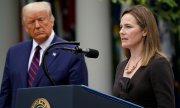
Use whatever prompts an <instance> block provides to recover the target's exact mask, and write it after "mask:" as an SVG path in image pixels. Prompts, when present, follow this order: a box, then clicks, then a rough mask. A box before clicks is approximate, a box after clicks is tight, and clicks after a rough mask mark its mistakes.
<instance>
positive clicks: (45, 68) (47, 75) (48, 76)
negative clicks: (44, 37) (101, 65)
mask: <svg viewBox="0 0 180 108" xmlns="http://www.w3.org/2000/svg"><path fill="white" fill-rule="evenodd" d="M62 44H69V45H80V43H79V42H56V43H53V44H51V45H50V46H49V47H47V48H46V49H45V51H44V53H43V55H42V69H43V71H44V74H45V75H46V77H47V78H48V80H49V81H50V82H51V84H52V85H53V86H56V83H55V81H54V80H53V79H52V78H51V76H50V75H49V71H48V68H47V66H46V61H45V60H46V55H47V54H48V51H49V50H50V49H51V48H53V47H54V46H56V45H62Z"/></svg>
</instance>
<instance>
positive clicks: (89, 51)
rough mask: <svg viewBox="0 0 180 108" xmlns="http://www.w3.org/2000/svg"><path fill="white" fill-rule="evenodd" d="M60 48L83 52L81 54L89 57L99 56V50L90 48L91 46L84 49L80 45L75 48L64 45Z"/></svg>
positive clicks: (77, 52)
mask: <svg viewBox="0 0 180 108" xmlns="http://www.w3.org/2000/svg"><path fill="white" fill-rule="evenodd" d="M60 49H63V50H69V51H73V52H74V53H76V54H79V53H81V54H84V55H85V56H86V57H89V58H97V57H98V56H99V51H98V50H95V49H90V48H85V49H82V48H79V47H74V48H67V47H62V48H60Z"/></svg>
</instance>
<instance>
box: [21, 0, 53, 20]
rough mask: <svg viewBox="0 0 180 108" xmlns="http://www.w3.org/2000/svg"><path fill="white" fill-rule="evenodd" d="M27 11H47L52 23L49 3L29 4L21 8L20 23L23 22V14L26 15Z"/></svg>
mask: <svg viewBox="0 0 180 108" xmlns="http://www.w3.org/2000/svg"><path fill="white" fill-rule="evenodd" d="M28 10H47V12H48V13H49V16H50V17H51V18H52V20H53V21H54V16H53V14H52V11H51V5H50V3H49V2H45V1H41V2H31V3H29V4H27V5H25V6H24V7H23V8H22V21H23V22H24V21H25V17H24V16H25V14H26V13H27V11H28Z"/></svg>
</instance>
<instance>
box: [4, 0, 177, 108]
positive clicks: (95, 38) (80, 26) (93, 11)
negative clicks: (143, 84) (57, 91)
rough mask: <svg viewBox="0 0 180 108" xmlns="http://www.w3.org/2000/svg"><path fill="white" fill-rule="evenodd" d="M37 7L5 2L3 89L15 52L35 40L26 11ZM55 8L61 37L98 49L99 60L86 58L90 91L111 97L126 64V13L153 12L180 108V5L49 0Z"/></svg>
mask: <svg viewBox="0 0 180 108" xmlns="http://www.w3.org/2000/svg"><path fill="white" fill-rule="evenodd" d="M32 1H43V0H1V1H0V15H1V17H0V37H1V39H0V44H1V45H0V51H1V53H0V83H1V80H2V75H3V69H4V62H5V58H6V53H7V50H8V48H9V47H10V46H12V45H14V44H16V43H18V42H21V41H25V40H27V39H29V37H28V35H27V34H26V33H25V32H24V30H23V27H22V25H21V8H22V6H23V5H25V4H27V3H29V2H32ZM44 1H48V2H50V3H51V6H52V10H53V14H54V16H55V26H54V30H55V32H56V34H57V35H59V36H60V37H62V38H64V39H66V40H69V41H78V42H80V47H82V48H93V49H97V50H98V51H99V53H100V55H99V57H98V58H97V59H91V58H86V62H87V66H88V71H89V87H90V88H92V89H95V90H98V91H100V92H104V93H107V94H111V91H112V86H113V82H114V75H115V71H116V66H117V64H118V63H119V62H120V61H122V60H123V59H124V56H123V53H122V51H121V47H120V41H119V33H118V32H119V23H120V22H119V21H120V17H119V16H120V13H121V11H122V10H123V9H124V8H126V7H128V6H131V5H136V4H143V5H146V6H147V7H148V8H150V9H151V10H152V11H153V14H154V15H155V17H156V20H157V22H158V27H159V30H160V39H161V46H162V49H163V51H164V52H165V53H166V54H167V56H168V58H169V60H170V62H171V64H172V68H173V71H174V75H175V94H176V104H177V106H176V107H177V108H180V105H179V104H180V11H179V10H180V0H44Z"/></svg>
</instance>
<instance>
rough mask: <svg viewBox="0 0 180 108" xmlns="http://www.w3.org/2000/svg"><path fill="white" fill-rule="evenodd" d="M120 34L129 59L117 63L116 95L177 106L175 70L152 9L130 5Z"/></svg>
mask: <svg viewBox="0 0 180 108" xmlns="http://www.w3.org/2000/svg"><path fill="white" fill-rule="evenodd" d="M119 34H120V38H121V44H122V48H123V49H124V53H125V56H126V57H127V59H126V60H125V61H123V62H121V63H119V65H118V66H117V70H116V77H115V82H114V87H113V95H114V96H116V97H119V98H122V99H125V100H127V101H130V102H133V103H135V104H138V105H141V106H143V107H145V108H175V97H174V76H173V71H172V69H171V66H170V63H169V62H168V60H167V58H166V56H165V54H163V53H162V51H161V48H160V39H159V32H158V27H157V23H156V20H155V18H154V16H153V14H152V12H151V11H150V10H149V9H147V8H146V7H144V6H142V5H136V6H133V7H130V8H128V9H126V10H125V11H123V13H122V14H121V22H120V31H119Z"/></svg>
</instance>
